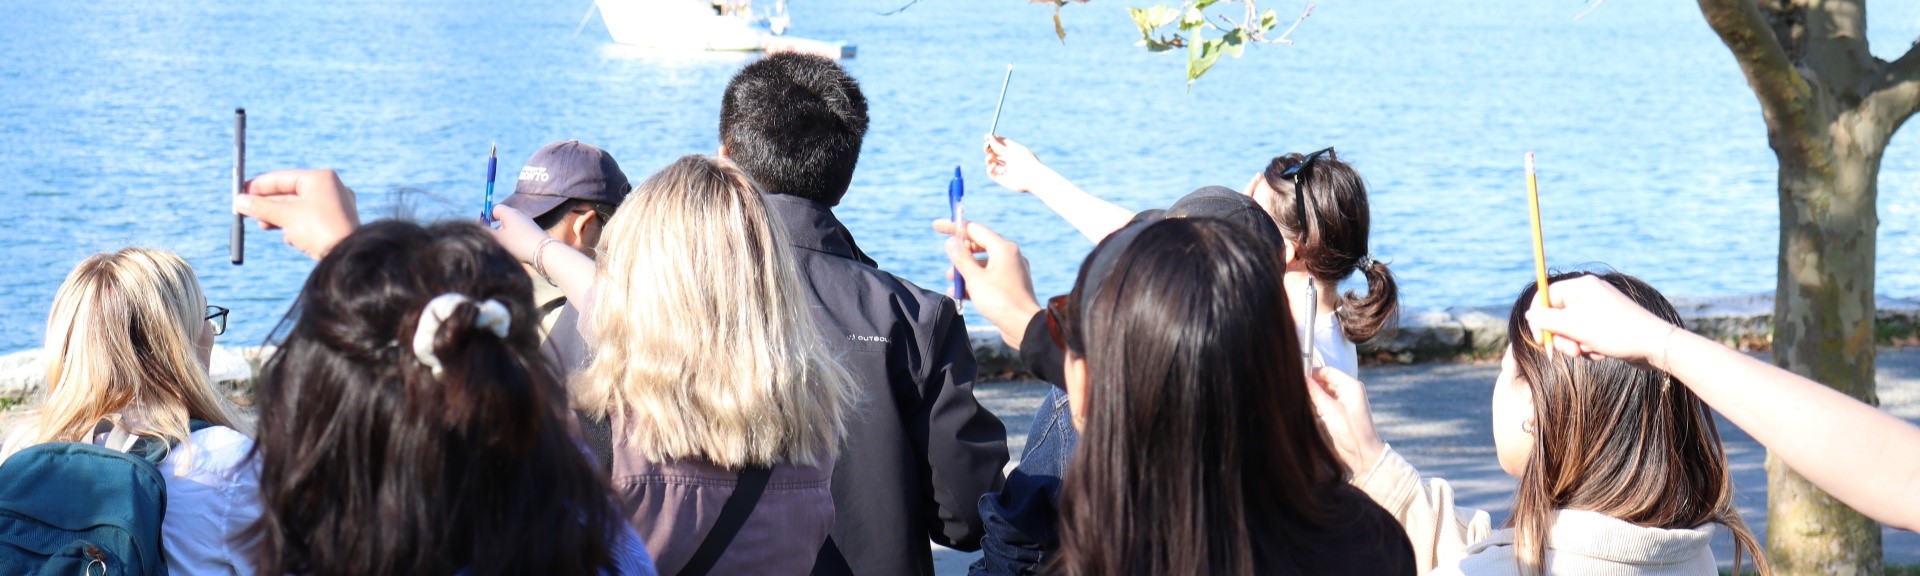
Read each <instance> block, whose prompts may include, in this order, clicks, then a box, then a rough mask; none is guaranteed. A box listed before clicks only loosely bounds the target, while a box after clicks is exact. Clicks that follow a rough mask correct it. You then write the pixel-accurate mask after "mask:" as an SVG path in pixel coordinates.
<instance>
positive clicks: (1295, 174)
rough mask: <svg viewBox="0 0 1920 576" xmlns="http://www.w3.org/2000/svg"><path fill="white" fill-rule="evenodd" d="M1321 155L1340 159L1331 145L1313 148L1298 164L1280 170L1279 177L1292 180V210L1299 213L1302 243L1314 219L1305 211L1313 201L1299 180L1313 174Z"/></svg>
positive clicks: (1311, 230)
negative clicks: (1309, 198)
mask: <svg viewBox="0 0 1920 576" xmlns="http://www.w3.org/2000/svg"><path fill="white" fill-rule="evenodd" d="M1321 157H1326V158H1331V159H1334V160H1339V159H1340V155H1339V154H1336V153H1334V151H1333V147H1332V146H1328V147H1326V148H1321V149H1319V150H1315V151H1314V152H1313V153H1311V154H1307V157H1306V158H1305V159H1303V160H1301V161H1300V163H1299V164H1294V165H1292V166H1288V167H1287V169H1286V170H1284V171H1282V172H1280V177H1281V178H1286V179H1288V180H1292V181H1293V211H1294V213H1295V214H1299V215H1300V243H1301V244H1303V245H1304V244H1306V243H1307V242H1306V239H1307V237H1309V236H1312V235H1313V233H1312V232H1313V220H1314V219H1313V218H1311V217H1310V215H1311V214H1313V213H1312V212H1308V211H1307V209H1308V208H1311V207H1313V203H1312V202H1311V201H1309V200H1308V199H1307V194H1306V190H1305V189H1304V187H1303V186H1302V185H1301V181H1302V180H1306V179H1307V177H1308V176H1310V175H1312V174H1313V164H1314V162H1317V161H1319V160H1320V158H1321Z"/></svg>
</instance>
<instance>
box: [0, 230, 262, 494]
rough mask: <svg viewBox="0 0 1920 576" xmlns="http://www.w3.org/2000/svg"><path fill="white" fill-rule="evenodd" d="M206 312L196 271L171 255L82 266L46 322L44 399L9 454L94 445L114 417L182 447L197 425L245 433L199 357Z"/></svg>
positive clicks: (129, 252) (98, 257)
mask: <svg viewBox="0 0 1920 576" xmlns="http://www.w3.org/2000/svg"><path fill="white" fill-rule="evenodd" d="M205 307H206V297H205V296H204V295H202V293H201V292H200V281H199V280H198V279H196V278H195V277H194V274H193V268H192V267H191V266H188V265H187V262H186V261H185V260H181V259H180V257H179V256H175V255H174V254H173V253H172V252H167V251H163V250H152V249H147V248H125V249H122V250H120V251H119V252H114V253H112V254H95V255H93V256H92V257H89V258H87V259H86V260H85V261H82V262H81V263H80V265H79V266H76V267H74V269H73V272H72V273H71V274H68V275H67V280H66V282H64V283H62V284H61V285H60V290H59V291H58V292H57V293H55V294H54V297H53V311H52V313H51V314H49V315H48V316H47V341H46V348H45V350H44V352H43V354H45V355H46V364H47V381H46V389H45V395H46V397H45V400H44V402H43V403H42V405H41V407H40V409H39V410H38V411H37V413H36V414H34V416H33V417H32V419H31V421H30V422H27V423H25V427H24V428H23V429H22V431H21V432H20V434H21V436H19V437H18V440H19V441H17V442H12V443H10V446H9V448H11V449H16V450H17V449H19V448H24V447H26V446H32V445H34V444H41V443H46V442H87V441H90V440H91V439H92V438H90V436H91V433H92V431H93V428H94V426H95V425H96V424H98V423H99V422H100V420H101V419H102V418H109V417H112V418H116V419H119V420H120V423H121V424H122V425H124V426H127V427H128V428H129V429H130V431H131V432H134V433H137V434H143V435H151V436H159V437H161V438H165V439H167V440H168V441H169V442H176V443H177V442H183V441H185V440H186V438H187V435H188V424H187V421H188V420H189V419H195V418H197V419H200V420H204V421H206V422H208V423H211V424H214V425H218V426H227V427H233V428H237V426H236V424H235V423H236V421H237V420H236V419H235V418H234V417H233V415H232V414H231V413H229V412H228V408H227V403H226V402H225V401H224V400H223V399H221V397H220V395H219V393H218V392H216V391H215V390H214V389H213V384H212V383H211V382H210V381H209V380H208V377H207V368H206V366H205V365H203V364H202V363H201V361H200V358H199V352H198V349H197V347H198V340H199V338H200V336H201V331H202V330H210V329H211V328H210V327H209V326H208V325H207V321H206V319H205V318H204V317H203V313H204V311H205V310H206V308H205ZM122 417H125V418H122ZM7 455H9V456H10V455H11V454H7Z"/></svg>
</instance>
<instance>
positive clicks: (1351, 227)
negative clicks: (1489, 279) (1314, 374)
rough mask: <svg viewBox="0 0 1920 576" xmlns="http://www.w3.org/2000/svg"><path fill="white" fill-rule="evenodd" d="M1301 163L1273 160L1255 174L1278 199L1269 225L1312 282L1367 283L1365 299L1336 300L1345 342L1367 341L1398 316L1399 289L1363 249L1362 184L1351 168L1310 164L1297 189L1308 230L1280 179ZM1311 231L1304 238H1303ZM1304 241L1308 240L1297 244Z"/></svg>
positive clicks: (1289, 184) (1296, 157) (1286, 181)
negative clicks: (1355, 279)
mask: <svg viewBox="0 0 1920 576" xmlns="http://www.w3.org/2000/svg"><path fill="white" fill-rule="evenodd" d="M1304 161H1306V157H1305V156H1302V155H1300V154H1297V153H1295V154H1288V155H1285V156H1276V157H1274V158H1273V161H1271V162H1268V163H1267V169H1266V170H1265V171H1263V172H1261V177H1262V178H1264V179H1266V182H1267V187H1269V188H1272V189H1273V191H1274V192H1276V193H1277V194H1278V195H1279V197H1278V201H1276V202H1274V203H1273V214H1272V216H1273V222H1274V224H1276V225H1279V227H1280V233H1281V234H1282V235H1284V236H1286V238H1287V241H1289V242H1292V243H1293V245H1294V246H1295V247H1296V248H1295V254H1294V257H1295V258H1298V259H1300V261H1301V262H1303V263H1305V264H1306V267H1307V272H1308V273H1309V274H1311V275H1312V276H1313V279H1314V280H1318V281H1322V282H1326V283H1328V284H1334V285H1338V284H1339V283H1340V282H1341V281H1343V280H1346V279H1347V277H1349V276H1352V275H1353V272H1354V271H1355V270H1359V271H1360V273H1361V274H1363V275H1365V276H1366V278H1367V295H1366V296H1365V297H1361V296H1360V295H1358V294H1355V293H1354V292H1353V291H1351V290H1349V291H1347V293H1346V294H1342V295H1341V296H1340V300H1341V303H1340V312H1339V318H1340V330H1341V332H1342V333H1344V335H1345V336H1346V338H1347V340H1351V341H1353V342H1365V341H1368V340H1372V339H1373V337H1374V336H1376V335H1379V334H1380V333H1381V332H1382V331H1384V330H1386V329H1387V328H1388V327H1389V326H1391V325H1392V324H1393V320H1394V316H1395V315H1396V314H1398V313H1399V311H1400V289H1399V286H1398V284H1396V283H1395V282H1394V279H1393V272H1392V271H1389V270H1387V264H1386V263H1385V262H1381V261H1378V260H1374V259H1373V256H1372V255H1371V253H1370V252H1369V251H1368V248H1367V228H1368V226H1369V223H1370V219H1371V217H1370V216H1369V214H1368V209H1367V183H1366V181H1365V180H1361V179H1360V173H1359V172H1356V171H1354V169H1353V166H1352V165H1350V164H1347V163H1346V162H1343V161H1341V160H1340V159H1339V158H1334V157H1332V156H1331V155H1329V156H1326V157H1322V158H1320V159H1319V160H1315V161H1313V166H1311V167H1310V169H1309V170H1306V171H1303V172H1301V174H1302V176H1301V180H1300V187H1301V188H1302V189H1303V190H1302V192H1303V193H1304V194H1306V197H1307V201H1308V206H1310V208H1308V209H1309V210H1312V211H1313V214H1312V218H1313V221H1312V226H1311V227H1309V226H1308V224H1307V221H1306V220H1303V219H1301V215H1300V214H1298V213H1297V212H1298V209H1297V208H1295V206H1294V203H1293V179H1292V178H1288V177H1285V176H1282V174H1283V173H1285V172H1286V171H1287V169H1288V168H1292V167H1294V166H1296V165H1298V164H1300V163H1301V162H1304ZM1308 230H1311V231H1312V233H1311V234H1310V235H1306V234H1305V232H1306V231H1308ZM1303 235H1306V236H1307V238H1308V240H1307V241H1306V242H1302V241H1301V238H1302V237H1303Z"/></svg>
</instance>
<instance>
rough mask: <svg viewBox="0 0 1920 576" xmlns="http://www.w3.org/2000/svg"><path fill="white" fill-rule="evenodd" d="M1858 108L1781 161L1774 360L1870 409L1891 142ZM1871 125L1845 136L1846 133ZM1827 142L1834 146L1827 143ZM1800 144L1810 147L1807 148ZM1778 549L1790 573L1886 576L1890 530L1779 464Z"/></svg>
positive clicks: (1780, 568)
mask: <svg viewBox="0 0 1920 576" xmlns="http://www.w3.org/2000/svg"><path fill="white" fill-rule="evenodd" d="M1854 116H1856V115H1855V114H1852V113H1851V111H1849V112H1848V113H1843V114H1841V115H1840V117H1839V118H1837V119H1835V121H1832V122H1826V123H1822V124H1824V127H1829V128H1831V129H1829V130H1826V131H1825V132H1826V133H1824V134H1801V135H1794V136H1793V137H1790V138H1786V140H1790V141H1795V142H1803V143H1805V142H1811V143H1814V144H1816V145H1814V146H1808V147H1805V148H1800V147H1787V149H1784V150H1783V149H1781V147H1780V146H1778V145H1776V147H1775V148H1776V152H1777V153H1778V155H1779V158H1780V256H1779V284H1778V285H1777V286H1776V288H1775V290H1776V291H1775V298H1774V312H1773V313H1774V316H1773V317H1774V325H1773V345H1774V347H1773V361H1774V363H1775V364H1777V365H1779V366H1780V367H1782V368H1786V369H1787V370H1791V371H1793V372H1795V373H1798V374H1801V375H1803V376H1806V377H1808V378H1811V379H1813V380H1815V381H1818V382H1823V383H1825V384H1827V385H1828V386H1832V387H1834V388H1836V389H1838V390H1840V391H1842V392H1845V393H1847V394H1848V395H1851V396H1853V397H1855V398H1859V399H1861V400H1862V401H1865V402H1867V403H1868V404H1878V400H1877V399H1876V397H1875V395H1874V381H1873V371H1874V338H1873V335H1874V329H1873V319H1874V292H1873V271H1874V240H1875V232H1876V228H1877V227H1878V225H1879V221H1878V218H1877V216H1876V215H1875V210H1874V201H1875V190H1876V186H1875V180H1876V176H1877V175H1878V174H1879V172H1880V152H1881V150H1882V149H1883V148H1884V147H1885V146H1886V139H1885V138H1877V137H1875V136H1877V135H1878V134H1880V133H1885V132H1888V131H1885V130H1880V129H1878V127H1877V126H1864V127H1862V126H1858V125H1857V124H1855V123H1856V122H1858V121H1859V119H1858V118H1855V117H1854ZM1840 126H1850V127H1852V128H1866V129H1865V130H1857V131H1855V130H1849V131H1844V132H1843V131H1841V130H1840V129H1839V128H1838V127H1840ZM1821 144H1824V145H1821ZM1796 148H1799V149H1796ZM1767 503H1768V510H1767V549H1768V556H1769V559H1770V560H1771V563H1772V565H1773V569H1774V570H1775V571H1776V572H1777V573H1779V574H1821V575H1828V574H1880V573H1881V571H1882V566H1881V557H1880V524H1879V523H1877V522H1874V521H1872V520H1870V519H1868V518H1867V517H1865V516H1862V515H1860V513H1858V512H1855V511H1853V509H1851V508H1848V507H1846V506H1845V505H1843V504H1841V503H1840V502H1839V501H1838V500H1834V499H1833V497H1832V496H1829V495H1827V493H1825V492H1822V491H1820V490H1819V489H1818V488H1815V487H1814V486H1813V484H1811V483H1809V482H1807V481H1806V479H1804V478H1802V477H1801V476H1800V475H1799V474H1798V473H1796V472H1794V471H1793V470H1792V469H1791V468H1788V467H1787V466H1786V465H1785V464H1783V463H1781V462H1780V461H1779V460H1777V459H1775V458H1774V457H1773V456H1772V455H1768V457H1767Z"/></svg>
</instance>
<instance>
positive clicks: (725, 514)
mask: <svg viewBox="0 0 1920 576" xmlns="http://www.w3.org/2000/svg"><path fill="white" fill-rule="evenodd" d="M772 478H773V469H772V468H767V467H764V466H750V467H747V468H746V469H743V470H741V471H740V480H739V483H738V484H736V485H735V486H734V488H733V495H731V496H728V497H727V503H726V504H725V505H722V506H721V507H720V518H719V519H718V520H714V522H713V529H712V530H708V531H707V537H706V538H705V539H702V540H701V541H700V548H699V549H697V550H694V551H693V559H692V560H688V561H687V566H686V567H685V568H681V569H680V576H706V575H707V572H710V571H712V570H713V566H714V565H715V564H718V563H719V562H720V554H721V553H724V552H726V551H727V545H729V544H732V543H733V537H734V536H737V535H739V534H740V527H742V526H745V525H746V524H747V516H750V515H752V514H753V508H754V507H755V506H758V505H759V504H760V495H761V494H764V493H766V491H767V481H768V480H771V479H772Z"/></svg>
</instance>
